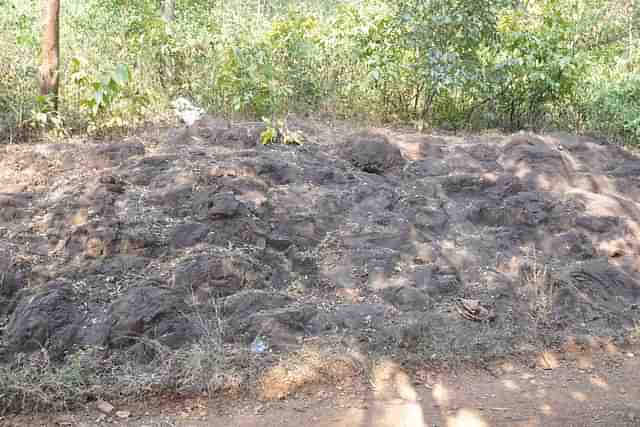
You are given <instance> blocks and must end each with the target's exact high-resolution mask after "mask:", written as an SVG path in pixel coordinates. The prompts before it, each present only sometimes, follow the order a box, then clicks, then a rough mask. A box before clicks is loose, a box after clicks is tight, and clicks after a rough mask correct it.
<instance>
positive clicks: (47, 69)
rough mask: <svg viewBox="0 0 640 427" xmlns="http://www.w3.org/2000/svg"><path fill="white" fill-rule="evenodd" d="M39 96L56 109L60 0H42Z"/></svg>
mask: <svg viewBox="0 0 640 427" xmlns="http://www.w3.org/2000/svg"><path fill="white" fill-rule="evenodd" d="M41 49H42V52H41V54H42V59H41V65H40V95H42V96H46V97H49V98H50V99H51V101H52V102H53V108H54V109H55V110H57V109H58V88H59V75H58V74H59V65H60V0H42V33H41Z"/></svg>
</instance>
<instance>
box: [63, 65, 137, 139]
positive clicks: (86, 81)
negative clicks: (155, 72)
mask: <svg viewBox="0 0 640 427" xmlns="http://www.w3.org/2000/svg"><path fill="white" fill-rule="evenodd" d="M69 74H70V79H71V81H72V82H73V83H74V85H75V89H76V90H77V103H78V105H79V106H80V107H82V108H84V109H86V111H87V112H88V114H89V122H90V129H98V128H101V127H121V126H125V125H126V124H127V123H129V122H130V121H131V120H135V118H137V117H140V116H141V115H142V113H143V109H144V107H145V104H146V102H147V99H146V97H145V96H143V95H139V94H137V93H135V92H134V90H133V89H132V87H131V84H130V83H131V73H130V71H129V67H128V66H126V65H124V64H119V65H117V66H116V68H115V70H114V71H113V72H112V73H109V74H106V75H103V76H98V75H95V74H92V73H90V72H89V71H88V70H87V67H86V63H85V61H84V60H82V59H81V58H73V59H72V60H71V65H70V67H69Z"/></svg>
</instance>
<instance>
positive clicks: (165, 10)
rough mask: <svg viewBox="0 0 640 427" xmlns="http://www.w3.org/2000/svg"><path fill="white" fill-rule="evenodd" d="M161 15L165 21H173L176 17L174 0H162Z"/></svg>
mask: <svg viewBox="0 0 640 427" xmlns="http://www.w3.org/2000/svg"><path fill="white" fill-rule="evenodd" d="M162 17H163V18H164V20H165V21H167V22H173V20H174V19H176V0H164V4H163V5H162Z"/></svg>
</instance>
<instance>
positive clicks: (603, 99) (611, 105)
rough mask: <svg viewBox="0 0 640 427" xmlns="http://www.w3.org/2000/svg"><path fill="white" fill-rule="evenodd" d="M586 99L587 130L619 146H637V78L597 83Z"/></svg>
mask: <svg viewBox="0 0 640 427" xmlns="http://www.w3.org/2000/svg"><path fill="white" fill-rule="evenodd" d="M586 95H587V97H588V98H587V99H586V100H585V101H586V102H584V106H585V111H584V115H585V119H586V120H587V126H586V127H587V128H588V129H591V130H593V131H595V132H598V133H600V134H602V135H606V136H610V137H614V138H616V139H617V140H620V141H621V142H625V143H630V144H638V143H640V77H638V76H637V75H634V76H628V77H627V78H625V79H624V80H621V81H600V82H596V83H594V84H593V86H592V90H591V91H589V93H587V94H586Z"/></svg>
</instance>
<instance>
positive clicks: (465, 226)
mask: <svg viewBox="0 0 640 427" xmlns="http://www.w3.org/2000/svg"><path fill="white" fill-rule="evenodd" d="M170 134H171V135H172V136H170V137H169V138H167V139H165V140H161V141H152V140H150V141H147V142H145V143H144V144H143V143H140V142H130V141H122V142H117V143H100V144H98V143H96V144H92V143H84V144H82V145H75V144H66V145H65V144H61V145H36V146H26V147H13V146H12V147H4V148H0V254H1V256H0V262H2V263H0V317H1V320H0V327H2V329H0V350H2V354H3V355H4V356H5V358H10V357H11V356H14V355H16V354H18V353H20V352H31V351H34V350H38V349H41V348H47V349H49V350H50V353H51V354H52V355H55V356H59V357H63V356H64V355H66V354H69V353H73V351H74V349H75V348H80V347H86V346H100V347H106V348H107V349H111V350H113V351H116V350H118V349H121V348H129V347H131V346H137V345H138V346H140V345H143V346H144V345H149V343H157V344H159V345H161V346H164V347H167V348H179V347H181V346H185V345H187V344H189V343H190V342H193V341H196V340H198V339H200V337H201V336H203V335H207V334H209V335H210V334H211V333H215V334H218V335H219V336H220V338H221V339H223V340H224V341H225V342H227V343H229V345H234V344H235V345H239V346H243V347H245V348H246V347H247V346H248V345H249V344H250V343H251V342H252V341H253V340H254V338H255V337H256V336H261V337H263V338H264V340H265V342H266V343H267V344H268V345H269V346H270V347H271V348H272V349H274V350H276V351H279V350H290V349H295V348H298V347H299V346H300V345H301V343H302V342H303V341H304V340H305V339H308V338H310V337H329V336H334V335H336V334H337V336H343V337H344V336H351V337H354V338H356V340H355V341H353V342H356V343H359V344H358V345H362V346H363V347H364V348H365V349H366V350H367V351H374V352H395V351H399V350H402V351H409V352H413V353H416V354H429V355H433V354H437V355H440V356H446V355H447V354H449V353H451V352H455V353H458V354H465V355H492V354H499V353H505V352H512V351H520V350H526V349H531V348H534V346H536V345H537V344H539V343H540V342H542V341H544V342H546V343H548V342H550V341H551V342H558V343H559V342H561V340H562V339H564V338H566V337H569V336H577V335H587V334H592V335H606V336H612V337H623V336H624V335H625V334H626V333H628V332H630V331H631V330H633V328H635V327H636V324H637V322H638V320H639V319H640V310H638V304H639V303H640V282H639V279H640V274H639V271H640V243H639V242H640V240H638V238H639V237H640V205H639V204H638V202H637V201H638V200H640V199H639V196H640V177H639V176H638V174H637V171H638V170H639V169H640V159H638V158H637V157H635V156H634V155H632V154H630V153H628V152H627V151H625V150H623V149H621V148H618V147H615V146H609V145H603V144H600V143H598V142H597V141H595V140H591V139H588V138H576V137H571V136H567V135H546V136H535V135H526V134H518V135H513V136H510V137H493V138H489V137H473V138H454V137H446V138H445V137H443V138H434V137H428V136H421V135H413V134H392V133H390V132H389V133H388V134H389V136H380V135H378V134H370V133H359V134H356V135H354V136H350V137H347V138H346V139H345V138H339V137H336V136H335V135H324V136H323V135H322V134H321V133H317V134H316V135H314V137H313V140H314V142H310V141H309V142H307V143H306V144H305V145H303V146H301V147H290V146H279V145H275V146H262V145H260V144H259V143H258V140H259V135H260V128H259V127H256V126H239V125H230V124H228V123H226V122H220V121H215V120H212V119H206V120H203V121H201V122H200V123H198V124H197V125H196V126H194V127H193V128H191V129H187V130H180V131H173V132H171V133H170ZM461 298H464V299H465V300H477V301H479V303H480V304H481V305H483V306H485V307H486V308H487V310H491V312H492V313H494V314H495V316H494V317H492V318H491V319H492V321H491V322H489V323H484V322H474V321H473V318H471V320H470V318H469V316H467V317H463V316H461V315H460V314H459V312H458V310H457V307H459V304H460V301H461V300H460V299H461ZM207 328H209V329H207Z"/></svg>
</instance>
